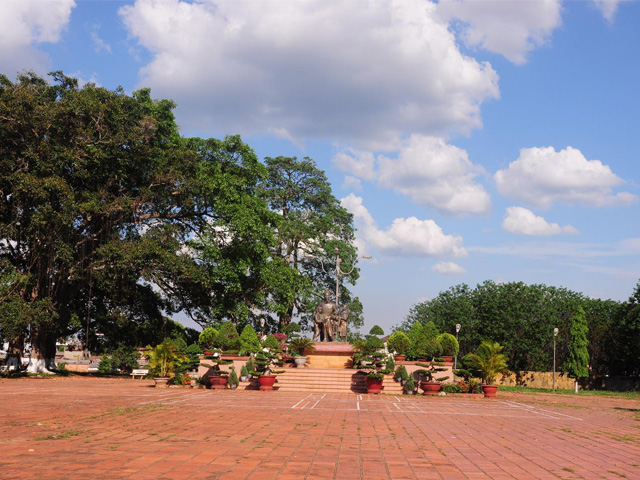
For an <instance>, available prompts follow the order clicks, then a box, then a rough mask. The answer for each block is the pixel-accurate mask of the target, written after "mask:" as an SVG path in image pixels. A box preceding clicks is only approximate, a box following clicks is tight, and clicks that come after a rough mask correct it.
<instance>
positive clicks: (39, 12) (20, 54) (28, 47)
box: [0, 0, 75, 77]
mask: <svg viewBox="0 0 640 480" xmlns="http://www.w3.org/2000/svg"><path fill="white" fill-rule="evenodd" d="M73 7H75V1H74V0H58V1H55V2H37V1H32V0H2V2H0V72H2V73H4V74H7V75H8V76H9V77H13V75H14V74H16V73H18V72H20V71H22V70H33V71H35V72H36V73H39V74H41V75H42V74H44V73H46V72H47V70H48V69H49V68H50V67H49V64H50V61H49V57H48V56H47V55H46V54H45V53H44V52H42V51H40V50H38V49H37V45H38V44H40V43H45V42H47V43H56V42H58V41H59V40H60V35H61V34H62V31H63V30H64V28H65V27H66V26H67V24H68V23H69V18H70V16H71V10H72V9H73Z"/></svg>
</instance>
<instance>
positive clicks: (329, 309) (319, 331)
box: [313, 290, 339, 342]
mask: <svg viewBox="0 0 640 480" xmlns="http://www.w3.org/2000/svg"><path fill="white" fill-rule="evenodd" d="M338 316H339V312H338V306H337V305H336V304H335V303H334V302H332V301H331V293H330V292H329V290H327V291H326V292H324V300H321V301H320V302H319V303H318V305H317V306H316V309H315V310H314V312H313V322H314V329H313V341H314V342H318V341H320V342H332V341H333V340H334V336H335V334H336V332H335V330H336V329H335V328H334V325H335V323H336V322H337V320H338Z"/></svg>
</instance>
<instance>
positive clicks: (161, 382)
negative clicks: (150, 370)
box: [153, 377, 171, 388]
mask: <svg viewBox="0 0 640 480" xmlns="http://www.w3.org/2000/svg"><path fill="white" fill-rule="evenodd" d="M170 379H171V377H153V381H154V382H156V388H167V387H168V386H169V380H170Z"/></svg>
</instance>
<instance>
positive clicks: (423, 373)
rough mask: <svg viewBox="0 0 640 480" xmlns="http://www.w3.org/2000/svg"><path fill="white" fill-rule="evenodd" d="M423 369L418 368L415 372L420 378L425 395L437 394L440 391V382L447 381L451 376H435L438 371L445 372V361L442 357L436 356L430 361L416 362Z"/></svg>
mask: <svg viewBox="0 0 640 480" xmlns="http://www.w3.org/2000/svg"><path fill="white" fill-rule="evenodd" d="M416 365H417V366H418V367H423V369H422V370H416V371H415V374H416V375H417V377H418V378H419V379H420V388H421V389H422V390H423V391H424V395H437V394H438V392H439V391H440V386H441V384H440V382H443V381H445V380H446V379H447V378H449V377H440V378H434V375H435V374H436V373H438V372H444V371H445V370H446V368H444V363H442V359H441V358H434V359H433V360H432V361H431V362H430V363H428V364H426V363H416Z"/></svg>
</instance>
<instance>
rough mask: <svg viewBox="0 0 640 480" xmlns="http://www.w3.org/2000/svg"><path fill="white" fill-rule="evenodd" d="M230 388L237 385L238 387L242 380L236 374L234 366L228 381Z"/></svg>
mask: <svg viewBox="0 0 640 480" xmlns="http://www.w3.org/2000/svg"><path fill="white" fill-rule="evenodd" d="M227 383H228V384H229V386H231V385H235V386H236V387H237V386H238V385H239V384H240V379H239V378H238V374H237V373H236V367H234V366H232V367H231V371H230V372H229V380H228V381H227Z"/></svg>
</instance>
